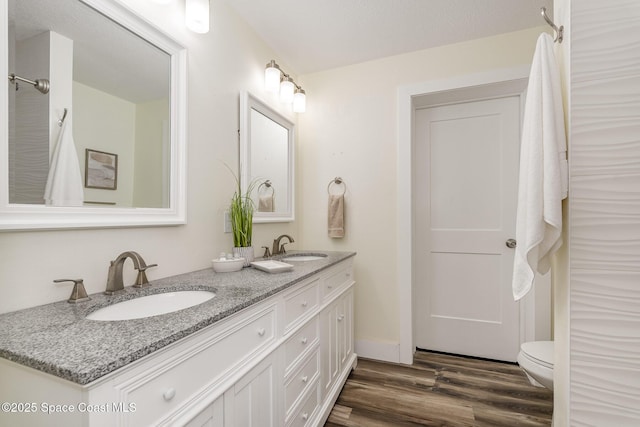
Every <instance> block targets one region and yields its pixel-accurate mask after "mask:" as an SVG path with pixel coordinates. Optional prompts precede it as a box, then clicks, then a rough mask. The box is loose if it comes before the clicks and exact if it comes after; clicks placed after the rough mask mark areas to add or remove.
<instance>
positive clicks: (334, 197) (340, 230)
mask: <svg viewBox="0 0 640 427" xmlns="http://www.w3.org/2000/svg"><path fill="white" fill-rule="evenodd" d="M332 185H342V186H344V189H343V191H342V193H339V194H332V193H331V186H332ZM346 192H347V183H346V182H344V180H343V179H342V178H340V177H339V176H337V177H335V178H334V179H332V180H331V181H329V185H327V193H329V209H328V213H327V216H328V221H327V225H328V234H329V237H332V238H337V239H339V238H342V237H344V218H345V215H344V195H345V193H346Z"/></svg>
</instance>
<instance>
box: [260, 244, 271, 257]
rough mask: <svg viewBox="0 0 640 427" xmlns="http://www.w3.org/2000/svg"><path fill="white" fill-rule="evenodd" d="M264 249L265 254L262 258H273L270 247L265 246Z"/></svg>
mask: <svg viewBox="0 0 640 427" xmlns="http://www.w3.org/2000/svg"><path fill="white" fill-rule="evenodd" d="M263 248H264V254H263V255H262V258H270V257H271V252H269V247H268V246H263Z"/></svg>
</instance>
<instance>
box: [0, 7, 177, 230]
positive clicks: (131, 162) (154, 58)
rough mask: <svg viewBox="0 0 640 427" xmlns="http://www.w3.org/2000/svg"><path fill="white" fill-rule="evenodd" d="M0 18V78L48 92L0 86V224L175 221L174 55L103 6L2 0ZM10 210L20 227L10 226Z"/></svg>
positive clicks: (127, 15) (150, 31)
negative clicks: (42, 86)
mask: <svg viewBox="0 0 640 427" xmlns="http://www.w3.org/2000/svg"><path fill="white" fill-rule="evenodd" d="M2 18H3V19H2V21H3V22H2V23H1V24H0V26H1V27H2V28H1V29H2V30H3V31H2V32H0V37H1V38H2V46H3V47H2V59H1V60H0V71H1V72H3V73H7V74H8V75H11V74H15V75H17V76H20V77H22V78H24V79H27V80H35V79H39V80H40V81H42V80H44V79H46V80H48V81H49V83H50V90H49V92H48V93H46V94H44V93H41V92H40V91H38V90H36V88H35V87H34V86H32V85H31V84H29V83H27V82H24V81H20V80H18V79H13V80H12V79H9V80H8V82H7V85H6V86H5V87H4V88H2V90H0V95H1V97H2V99H4V100H6V105H8V111H6V112H5V111H3V110H2V109H0V113H1V114H2V116H1V117H0V119H1V120H2V122H3V124H7V126H6V127H5V126H4V125H3V126H2V127H3V128H5V129H7V131H6V134H3V135H2V136H1V137H0V146H1V151H0V160H1V162H0V163H1V165H0V183H1V184H2V185H1V190H0V196H1V199H0V209H1V212H0V227H1V228H45V227H46V228H58V226H59V227H77V226H80V227H85V226H90V227H93V226H117V225H135V224H140V225H145V224H154V223H157V224H173V223H182V222H184V206H183V205H182V203H183V202H184V194H183V193H184V191H183V190H184V189H183V186H184V164H183V163H184V144H185V141H184V125H185V117H186V116H185V112H184V109H185V94H184V92H183V91H184V87H185V79H186V73H185V71H186V68H185V67H186V60H185V55H186V52H185V50H184V48H183V47H182V46H180V45H178V44H177V43H175V42H174V41H173V40H172V39H170V38H168V37H167V36H166V35H164V34H163V33H161V32H159V31H158V30H157V29H156V28H154V27H152V26H150V25H149V24H148V23H147V22H146V21H145V20H143V19H141V18H139V17H138V16H136V15H134V14H133V13H132V12H131V11H130V10H129V9H128V8H126V7H125V6H123V5H121V4H120V3H119V2H116V1H112V0H56V1H50V0H9V1H8V16H7V17H4V16H3V17H2ZM65 111H66V118H65V119H64V123H63V122H62V121H61V119H62V117H63V115H64V114H65ZM58 141H59V142H58ZM58 147H59V149H58ZM71 152H73V156H72V155H70V153H71ZM70 159H71V160H72V161H71V162H70V163H71V165H70V166H69V161H70ZM76 160H77V162H76ZM74 163H75V164H74ZM61 165H62V166H61ZM75 169H77V170H78V171H79V174H75V173H72V172H70V171H74V170H75ZM52 175H56V178H55V179H52ZM96 182H98V183H99V184H98V185H95V183H96ZM116 184H117V185H116ZM65 185H66V186H68V187H73V188H78V186H79V188H80V196H79V197H80V199H81V200H80V202H79V203H76V202H71V203H65V202H64V199H65V197H64V195H66V194H68V190H67V187H65ZM52 186H53V188H54V190H55V191H53V193H54V194H62V195H63V196H61V199H62V203H53V202H52V203H49V201H47V204H52V205H55V206H56V207H55V208H52V207H49V206H44V205H43V204H44V203H45V200H44V199H45V197H44V194H45V188H46V189H47V190H49V188H50V187H52ZM47 194H49V193H47ZM78 205H80V206H81V207H79V208H69V209H66V210H60V209H58V206H78ZM132 208H137V209H132ZM140 209H144V210H145V211H144V212H140V211H139V210H140ZM18 211H20V212H22V213H26V214H28V215H29V216H30V217H31V219H30V220H29V221H28V222H29V224H30V225H28V226H25V227H23V226H21V225H19V224H17V225H16V224H13V223H14V222H15V221H14V219H15V218H14V217H12V215H11V213H12V212H18ZM56 215H61V216H62V215H65V217H64V218H62V217H57V216H56ZM74 219H75V220H78V223H76V224H75V225H74V223H73V221H74ZM18 222H20V221H18ZM46 222H49V223H53V226H51V227H49V226H48V225H47V224H45V223H46Z"/></svg>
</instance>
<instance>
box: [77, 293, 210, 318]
mask: <svg viewBox="0 0 640 427" xmlns="http://www.w3.org/2000/svg"><path fill="white" fill-rule="evenodd" d="M215 296H216V294H214V293H213V292H209V291H177V292H167V293H163V294H154V295H147V296H144V297H139V298H134V299H130V300H127V301H122V302H119V303H117V304H113V305H109V306H106V307H103V308H101V309H99V310H96V311H94V312H93V313H90V314H89V315H87V319H89V320H99V321H110V320H131V319H142V318H144V317H151V316H158V315H160V314H167V313H172V312H174V311H178V310H182V309H185V308H189V307H193V306H194V305H198V304H202V303H203V302H205V301H209V300H210V299H211V298H213V297H215Z"/></svg>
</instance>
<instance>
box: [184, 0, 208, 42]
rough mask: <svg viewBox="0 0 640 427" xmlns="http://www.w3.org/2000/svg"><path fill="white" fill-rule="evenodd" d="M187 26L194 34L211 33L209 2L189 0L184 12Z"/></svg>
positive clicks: (206, 0)
mask: <svg viewBox="0 0 640 427" xmlns="http://www.w3.org/2000/svg"><path fill="white" fill-rule="evenodd" d="M184 20H185V25H186V26H187V28H188V29H190V30H191V31H193V32H194V33H199V34H205V33H208V32H209V0H187V1H186V4H185V12H184Z"/></svg>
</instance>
